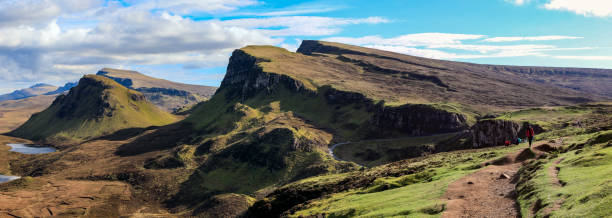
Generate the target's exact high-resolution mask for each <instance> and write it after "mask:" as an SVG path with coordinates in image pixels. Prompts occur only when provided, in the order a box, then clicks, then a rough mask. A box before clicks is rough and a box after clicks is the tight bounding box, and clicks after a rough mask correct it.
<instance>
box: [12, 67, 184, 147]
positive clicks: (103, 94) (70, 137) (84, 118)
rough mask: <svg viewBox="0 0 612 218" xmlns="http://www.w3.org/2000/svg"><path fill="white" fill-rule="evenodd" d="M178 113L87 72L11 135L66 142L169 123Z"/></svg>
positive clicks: (109, 80) (175, 118) (173, 120)
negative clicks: (68, 90)
mask: <svg viewBox="0 0 612 218" xmlns="http://www.w3.org/2000/svg"><path fill="white" fill-rule="evenodd" d="M177 120H178V119H177V117H175V116H173V115H171V114H169V113H166V112H164V111H162V110H160V109H158V108H157V107H155V106H154V105H152V104H151V103H149V102H147V101H146V100H145V98H144V96H143V95H142V94H141V93H139V92H137V91H133V90H129V89H127V88H126V87H124V86H121V85H119V84H118V83H117V82H115V81H113V80H111V79H108V78H105V77H102V76H96V75H86V76H84V77H83V78H81V80H80V81H79V85H78V86H76V87H74V88H73V89H71V91H70V92H69V93H68V94H67V95H60V96H59V97H58V98H57V99H56V100H55V101H54V102H53V104H52V105H51V106H50V107H49V108H47V109H45V110H44V111H42V112H40V113H37V114H34V115H33V116H32V117H31V118H30V119H29V120H28V121H27V122H26V123H24V124H23V125H22V126H20V127H19V128H17V129H16V130H14V131H13V132H11V133H10V134H11V135H14V136H17V137H22V138H27V139H32V140H40V141H45V142H57V143H60V144H65V143H69V142H78V141H82V140H87V139H92V138H95V137H98V136H102V135H106V134H109V133H112V132H115V131H117V130H120V129H125V128H132V127H147V126H160V125H167V124H170V123H173V122H175V121H177Z"/></svg>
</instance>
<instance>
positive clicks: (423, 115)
mask: <svg viewBox="0 0 612 218" xmlns="http://www.w3.org/2000/svg"><path fill="white" fill-rule="evenodd" d="M371 122H372V124H373V125H374V126H376V127H378V128H379V130H380V131H381V134H382V135H385V132H388V131H400V132H402V133H405V134H408V135H411V136H424V135H431V134H439V133H448V132H457V131H461V130H465V129H467V128H468V124H467V121H466V117H465V116H464V115H462V114H458V113H453V112H449V111H445V110H441V109H437V108H434V107H432V106H429V105H421V104H412V105H411V104H407V105H402V106H399V107H390V106H382V104H378V105H377V107H376V112H375V113H374V116H373V117H372V121H371Z"/></svg>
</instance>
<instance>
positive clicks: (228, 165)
mask: <svg viewBox="0 0 612 218" xmlns="http://www.w3.org/2000/svg"><path fill="white" fill-rule="evenodd" d="M493 67H494V66H491V65H477V64H470V63H462V62H451V61H441V60H434V59H426V58H419V57H413V56H408V55H402V54H397V53H392V52H387V51H381V50H375V49H369V48H362V47H357V46H350V45H344V44H338V43H329V42H321V41H304V42H303V44H302V45H301V46H300V48H299V49H298V52H289V51H287V50H285V49H282V48H278V47H272V46H247V47H244V48H241V49H238V50H235V51H234V52H233V53H232V56H231V57H230V60H229V64H228V67H227V73H226V75H225V77H224V79H223V81H222V82H221V86H220V87H219V89H218V90H217V91H216V92H215V94H214V95H213V96H212V97H211V98H210V99H209V100H207V101H204V102H201V103H198V104H197V105H196V106H194V107H193V109H192V110H191V113H190V114H189V116H188V117H187V118H185V119H184V120H182V121H179V122H176V123H172V124H169V125H165V126H159V127H145V126H147V125H154V124H151V123H152V122H147V123H146V124H142V125H140V123H138V125H137V124H136V122H137V121H143V120H145V121H146V120H153V119H160V118H163V117H167V116H169V115H168V114H167V113H165V112H164V113H162V112H161V110H157V111H158V112H156V113H154V114H151V113H143V110H144V109H149V110H154V109H153V108H155V109H157V108H156V107H152V104H150V103H146V101H144V100H143V99H144V97H143V95H142V94H138V92H137V91H135V90H132V89H140V88H141V87H149V86H156V87H158V88H163V89H166V88H168V87H162V86H161V85H159V84H158V85H155V84H154V85H143V84H145V82H142V83H139V82H138V80H136V79H130V78H127V76H133V77H134V78H137V77H140V76H138V75H139V74H136V73H134V72H125V71H116V72H114V73H113V72H107V71H115V70H110V69H103V70H102V71H103V72H102V73H100V74H104V75H106V76H109V74H114V76H112V75H111V76H110V77H112V78H113V79H112V80H111V79H108V78H106V77H101V76H91V75H90V76H86V77H85V78H83V79H82V80H81V81H80V82H79V85H78V86H77V87H75V88H72V89H71V91H70V93H69V94H68V95H66V96H64V97H59V98H58V99H57V100H56V101H55V102H54V104H53V105H52V106H51V107H50V108H49V109H47V110H45V111H44V112H41V113H39V114H37V115H35V116H33V117H32V119H30V121H28V122H27V123H26V124H24V125H23V126H22V127H20V128H19V129H18V130H16V131H14V132H13V134H14V135H17V136H22V137H36V138H39V139H51V140H55V141H60V140H66V139H68V140H70V139H71V138H73V139H81V140H83V139H91V138H95V137H94V136H95V135H103V134H105V133H109V132H114V133H113V134H109V135H105V136H104V137H99V138H96V139H99V140H88V141H86V142H84V143H83V144H81V145H80V146H75V147H73V149H65V150H62V151H61V152H55V153H54V154H49V155H40V156H34V157H31V158H21V159H15V160H14V161H13V162H11V168H14V169H17V170H21V171H17V172H19V175H35V173H39V172H42V173H41V174H46V175H51V176H49V177H53V178H54V179H55V178H63V179H65V180H64V181H82V180H90V181H87V182H99V181H107V180H120V181H124V182H125V184H129V185H131V186H132V188H134V189H133V190H137V191H138V192H133V193H135V194H134V195H133V197H131V198H130V197H127V198H119V199H129V200H125V201H108V202H109V203H108V204H107V205H116V204H117V202H120V203H127V204H128V205H129V204H133V205H134V207H133V208H131V209H130V207H126V208H125V213H126V214H125V215H128V216H129V215H130V213H131V212H134V211H138V213H140V212H143V210H142V208H143V204H144V202H149V203H150V202H152V204H153V205H155V206H153V207H150V208H151V209H152V210H151V212H152V213H155V212H154V211H155V210H154V208H156V207H159V206H163V207H164V208H165V209H168V211H173V212H176V214H168V213H165V211H161V212H160V213H161V214H160V215H161V216H170V215H179V216H196V217H207V216H211V217H216V216H230V217H231V216H246V217H278V216H281V217H282V216H294V215H295V216H299V215H302V214H304V215H306V216H308V215H312V216H319V215H321V214H323V213H322V212H319V211H321V210H326V208H328V205H334V208H344V207H345V206H350V207H356V206H359V205H367V206H368V207H372V208H375V209H376V208H378V209H377V210H384V212H385V213H378V214H376V215H377V216H411V215H415V216H418V215H434V216H435V215H437V214H439V213H440V212H441V211H442V210H444V207H445V206H444V205H445V202H446V201H445V200H444V198H443V197H442V196H441V195H442V194H443V192H444V189H445V188H446V187H447V186H448V184H449V183H451V182H452V181H453V180H457V179H459V178H460V177H462V176H463V175H468V174H471V173H472V172H474V170H476V169H477V168H480V167H482V166H484V165H483V161H487V160H490V159H491V158H497V157H499V158H501V157H502V156H503V154H504V153H506V152H510V151H512V150H513V149H515V148H518V147H516V146H510V147H503V148H501V149H500V148H491V149H490V150H467V151H460V152H448V153H447V152H442V153H440V152H441V151H452V150H460V149H467V148H474V146H473V145H474V143H470V142H471V141H474V138H476V136H475V134H473V133H479V132H484V131H476V132H475V131H473V128H474V127H475V126H476V127H478V126H479V125H478V124H479V123H482V122H483V121H490V122H487V123H492V124H491V125H480V127H479V130H490V132H493V134H491V135H494V137H495V138H494V140H489V136H483V137H481V138H482V139H484V140H483V141H491V142H492V143H497V142H496V141H497V138H501V137H500V136H502V137H503V136H510V134H506V133H505V131H503V132H502V131H500V130H504V129H503V127H504V126H507V127H510V128H511V129H512V130H513V131H514V132H512V133H518V132H520V130H518V128H519V124H518V122H523V121H535V122H536V124H538V125H539V126H540V127H542V128H548V129H550V131H548V132H545V133H541V134H538V140H541V139H542V140H541V142H549V143H552V142H550V141H549V140H550V139H558V137H560V136H563V137H567V136H569V137H567V140H587V139H588V138H589V137H591V136H593V135H592V134H591V133H593V132H596V131H601V130H607V131H609V128H610V127H609V123H610V118H609V117H610V116H609V114H610V113H609V111H610V109H609V107H608V106H601V105H598V104H599V103H593V104H592V105H591V104H581V103H583V102H591V101H599V100H605V99H607V98H608V96H606V95H605V94H604V93H603V92H602V93H600V94H598V93H588V91H586V90H576V89H574V88H571V87H566V86H564V85H563V84H560V83H555V82H551V81H548V80H546V79H540V75H543V74H541V73H535V74H533V75H528V74H525V73H521V72H518V70H513V71H510V70H508V69H509V68H508V69H493ZM513 69H514V68H513ZM515 71H516V72H515ZM538 72H540V71H538ZM555 72H557V71H555ZM122 74H123V75H122ZM555 74H557V73H555ZM586 77H587V78H581V77H574V78H573V79H578V80H580V81H585V83H587V82H586V80H587V79H589V80H596V79H598V78H599V79H602V80H604V79H605V78H606V77H605V74H601V75H600V74H594V75H590V76H588V75H587V76H586ZM115 81H118V82H119V83H121V84H123V86H122V85H119V83H117V82H115ZM153 82H154V81H153ZM125 87H131V88H132V89H127V88H125ZM100 90H102V91H100ZM143 90H144V89H143ZM185 92H186V91H185ZM146 105H148V106H146ZM554 105H571V106H567V107H549V106H554ZM576 105H583V106H576ZM589 105H591V106H589ZM134 106H136V107H134ZM534 107H537V108H535V109H534ZM135 108H139V109H135ZM517 109H521V110H517ZM523 109H524V110H523ZM506 117H507V118H506ZM164 120H166V119H164ZM170 120H172V119H167V120H166V121H167V122H162V123H169V122H171V121H170ZM124 124H125V125H124ZM505 124H509V125H505ZM155 125H157V124H155ZM160 125H162V124H160ZM138 126H140V127H142V128H130V127H138ZM500 126H502V128H500ZM109 127H113V128H114V127H116V129H111V130H107V129H106V128H109ZM515 127H516V128H515ZM119 128H121V130H117V129H119ZM115 130H117V131H115ZM578 133H584V134H591V135H590V136H579V137H573V135H577V134H578ZM547 136H548V137H547ZM606 137H607V136H606ZM538 143H539V142H538ZM572 143H573V142H572V141H570V142H568V143H567V144H568V145H569V144H572ZM466 145H467V146H466ZM494 145H495V144H493V145H486V146H494ZM483 146H484V145H483ZM523 146H525V144H523ZM572 146H573V147H575V148H576V149H578V148H583V147H582V146H581V145H579V144H574V145H572ZM355 147H357V148H355ZM331 148H336V149H335V150H334V149H331ZM351 148H355V149H351ZM332 152H333V153H332ZM432 153H439V154H434V155H435V156H433V159H429V158H430V157H432V156H428V155H430V154H432ZM555 153H556V152H555ZM571 153H575V152H571ZM591 154H592V153H590V154H589V155H590V156H592V155H591ZM551 155H552V154H551ZM413 157H417V158H415V159H411V160H405V159H408V158H413ZM592 157H593V158H598V159H600V158H602V156H592ZM342 160H353V161H355V162H349V161H342ZM419 160H423V161H419ZM546 160H547V161H554V160H555V159H553V158H547V159H546ZM392 161H393V163H391V164H386V163H389V162H392ZM537 162H538V161H535V162H534V163H537ZM356 163H360V164H363V165H364V166H365V167H361V166H359V165H358V164H356ZM381 164H382V165H381ZM101 166H104V167H101ZM370 166H378V167H372V168H369V167H370ZM517 166H518V165H517ZM92 169H94V170H92ZM542 169H544V170H546V169H549V168H548V167H545V168H542ZM14 172H15V171H14ZM561 172H564V171H563V170H561ZM601 175H605V174H604V173H601ZM498 176H499V175H498V174H496V175H495V177H498ZM36 178H37V179H38V177H36ZM55 184H59V182H57V183H55ZM122 184H123V183H122ZM420 184H424V185H426V186H424V187H422V188H419V187H421V186H420ZM468 184H469V183H468ZM476 184H478V183H476ZM409 185H415V186H410V187H408V188H401V187H403V186H409ZM45 187H46V188H51V187H47V186H45ZM568 187H570V186H568ZM109 190H110V189H109ZM121 190H125V189H121ZM349 191H350V192H349ZM332 193H334V194H332ZM394 193H400V194H401V196H400V197H398V195H394ZM436 193H437V194H436ZM517 193H519V194H523V193H527V192H517ZM369 194H375V195H369ZM348 195H352V196H355V197H354V198H349V199H348V200H349V201H350V202H344V201H342V198H343V197H344V196H348ZM28 196H30V195H28ZM361 196H366V197H368V198H365V199H364V200H366V201H360V200H359V199H361ZM582 197H583V196H578V197H577V198H582ZM93 199H94V200H93V202H96V201H101V199H102V198H99V197H96V198H93ZM326 199H333V200H332V201H331V202H323V203H320V204H319V205H322V206H321V207H318V206H316V205H312V204H310V203H312V202H321V201H326ZM381 199H383V200H382V201H381ZM406 199H410V200H406ZM441 199H442V200H441ZM87 200H88V201H89V198H88V199H87ZM421 200H425V201H421ZM128 201H129V202H128ZM255 201H257V202H255ZM576 201H577V200H576ZM381 202H382V203H381ZM57 204H60V203H57ZM305 205H308V206H307V207H305ZM530 205H531V204H530ZM602 205H603V204H602ZM45 207H47V205H45ZM249 207H250V208H249ZM404 207H408V208H410V209H405V208H404ZM247 208H249V209H247ZM334 208H332V209H334ZM387 208H389V209H387ZM115 209H116V207H115V206H108V207H106V208H105V207H100V209H99V210H98V209H96V210H91V211H93V212H95V211H102V212H105V213H106V214H111V213H110V212H112V214H119V213H123V212H121V211H116V210H115ZM306 209H312V210H314V211H312V213H310V212H308V211H304V210H306ZM121 210H124V209H121ZM247 210H248V211H247ZM145 211H149V210H148V209H147V210H145ZM294 211H296V212H299V211H302V212H301V213H299V214H297V213H296V214H291V213H292V212H294ZM354 211H356V212H354ZM362 211H365V210H361V209H353V208H351V209H350V210H347V211H341V213H331V212H330V213H328V211H325V213H326V215H329V216H342V217H347V216H348V217H350V216H357V215H360V214H361V215H364V214H365V215H366V216H367V215H368V212H367V211H366V212H363V213H362ZM102 212H100V213H102ZM162 212H164V213H162ZM307 212H308V213H307ZM147 213H148V212H147ZM228 214H231V215H228ZM134 215H145V216H146V215H149V216H153V215H154V214H134ZM116 216H119V215H116Z"/></svg>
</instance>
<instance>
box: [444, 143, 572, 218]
mask: <svg viewBox="0 0 612 218" xmlns="http://www.w3.org/2000/svg"><path fill="white" fill-rule="evenodd" d="M560 144H561V143H559V144H555V146H559V145H560ZM553 149H555V147H552V146H551V145H549V144H547V143H538V144H536V145H534V146H533V148H532V149H529V148H524V149H521V150H519V151H517V152H514V153H510V154H508V155H506V156H504V157H502V158H499V159H496V160H493V161H489V162H485V163H483V165H484V166H486V167H484V168H482V169H480V170H478V171H476V172H474V173H472V174H470V175H467V176H465V177H463V178H461V179H459V180H457V181H455V182H453V183H451V184H450V185H449V186H448V189H447V190H446V193H445V194H444V196H443V197H444V199H446V200H448V203H447V209H446V210H445V211H444V213H442V217H449V218H451V217H452V218H454V217H521V213H520V208H519V206H518V204H517V202H516V197H517V196H516V182H517V179H518V176H517V172H518V170H519V169H520V168H521V166H523V163H524V162H525V161H527V160H530V159H535V158H540V157H542V156H545V155H546V153H547V152H550V151H551V150H553Z"/></svg>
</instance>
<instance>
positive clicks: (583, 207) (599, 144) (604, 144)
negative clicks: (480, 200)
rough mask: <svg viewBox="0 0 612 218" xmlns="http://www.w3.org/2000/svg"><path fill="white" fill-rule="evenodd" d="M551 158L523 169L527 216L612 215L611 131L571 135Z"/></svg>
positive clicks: (522, 201) (521, 182)
mask: <svg viewBox="0 0 612 218" xmlns="http://www.w3.org/2000/svg"><path fill="white" fill-rule="evenodd" d="M566 143H567V144H569V146H568V147H566V148H565V150H562V151H560V152H558V153H557V154H555V155H554V156H553V157H551V158H549V159H542V160H538V161H534V162H532V163H530V164H529V165H527V166H525V167H524V168H523V169H522V172H521V177H520V180H519V183H518V190H519V198H518V201H519V203H520V206H521V212H522V214H523V216H524V217H533V216H536V217H545V216H552V217H580V216H583V217H606V216H610V215H611V214H612V208H611V207H610V204H611V203H612V177H610V175H612V131H602V132H596V133H591V134H583V135H576V136H571V137H568V138H567V139H566Z"/></svg>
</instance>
